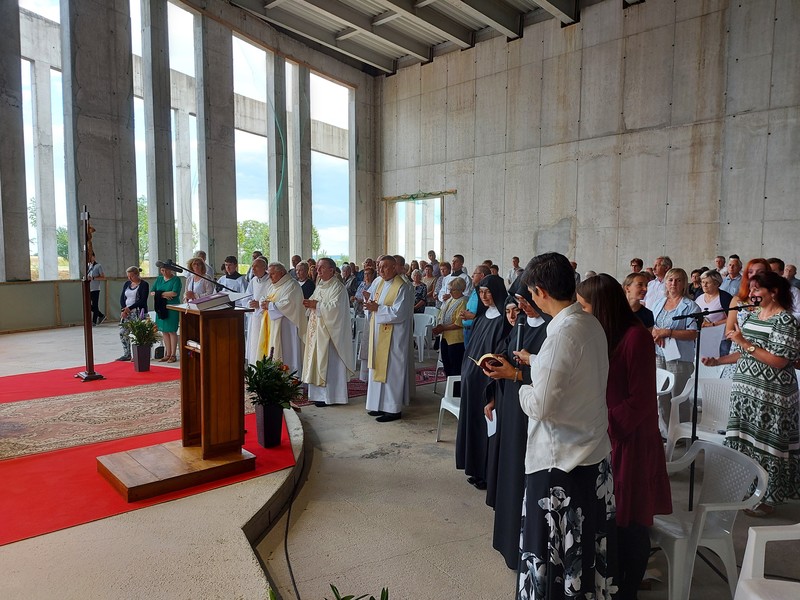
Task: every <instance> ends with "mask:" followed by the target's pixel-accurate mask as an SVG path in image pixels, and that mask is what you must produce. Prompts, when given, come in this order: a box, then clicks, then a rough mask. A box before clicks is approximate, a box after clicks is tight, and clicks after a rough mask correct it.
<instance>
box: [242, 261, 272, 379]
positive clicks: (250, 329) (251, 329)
mask: <svg viewBox="0 0 800 600" xmlns="http://www.w3.org/2000/svg"><path fill="white" fill-rule="evenodd" d="M250 272H251V277H250V282H249V283H248V284H247V293H248V294H250V296H249V301H248V303H247V306H249V307H250V308H252V309H253V312H252V313H250V314H248V316H247V341H246V346H245V357H246V358H247V362H248V363H249V364H251V365H254V364H255V363H256V361H257V360H258V359H260V358H261V356H260V355H259V354H258V339H259V336H260V335H261V325H262V324H263V319H264V310H263V309H262V308H261V301H262V300H266V298H267V289H268V288H269V286H270V285H272V282H271V281H270V280H269V277H268V276H267V261H266V259H265V258H264V257H263V256H259V257H258V258H256V259H255V260H254V261H253V264H252V266H251V267H250Z"/></svg>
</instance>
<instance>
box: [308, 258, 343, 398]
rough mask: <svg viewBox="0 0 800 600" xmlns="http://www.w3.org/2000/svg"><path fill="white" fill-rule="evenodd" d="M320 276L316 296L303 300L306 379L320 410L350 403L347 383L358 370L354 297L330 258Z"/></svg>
mask: <svg viewBox="0 0 800 600" xmlns="http://www.w3.org/2000/svg"><path fill="white" fill-rule="evenodd" d="M317 273H318V274H319V279H318V280H317V287H316V289H315V290H314V293H313V294H311V297H310V298H309V299H308V300H303V306H305V307H306V308H307V309H308V313H309V316H308V329H307V331H306V347H305V353H304V355H303V377H302V380H303V381H304V382H305V383H307V384H308V399H309V400H311V401H312V402H314V404H316V405H317V406H318V407H323V406H327V405H329V404H347V382H348V381H349V380H350V378H351V377H352V376H353V372H354V371H355V366H354V357H353V330H352V327H351V322H350V296H349V293H348V291H347V288H345V286H344V284H343V283H342V282H341V281H339V278H338V277H336V276H335V275H336V263H334V262H333V261H332V260H331V259H330V258H320V259H319V260H317Z"/></svg>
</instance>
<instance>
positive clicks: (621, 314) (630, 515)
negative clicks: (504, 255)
mask: <svg viewBox="0 0 800 600" xmlns="http://www.w3.org/2000/svg"><path fill="white" fill-rule="evenodd" d="M577 293H578V302H580V303H581V306H583V310H584V311H586V312H588V313H591V314H593V315H594V316H595V317H597V319H598V320H599V321H600V324H601V325H602V326H603V329H604V330H605V332H606V338H607V339H608V357H609V368H608V386H607V387H606V404H607V405H608V436H609V438H610V439H611V464H612V473H613V475H614V496H615V497H616V504H617V517H616V520H617V534H618V536H619V538H618V545H617V547H618V549H619V556H618V558H619V571H620V572H619V576H620V578H619V581H620V590H619V592H620V593H619V596H618V597H619V598H620V600H623V599H625V600H629V599H635V598H636V591H637V590H638V589H639V584H640V583H641V581H642V578H643V577H644V573H645V570H646V569H647V559H648V556H649V552H650V537H649V534H648V527H650V526H651V525H652V524H653V515H660V514H669V513H671V512H672V495H671V493H670V487H669V479H668V477H667V467H666V460H665V458H664V447H663V445H662V442H661V435H660V433H659V431H658V403H657V402H656V357H655V347H654V346H653V338H652V336H651V335H650V333H649V332H648V331H647V329H645V328H644V326H643V325H642V324H641V322H640V321H639V319H638V318H637V317H636V315H635V314H634V313H633V311H632V310H631V307H630V305H629V304H628V301H627V300H626V298H625V293H624V292H623V291H622V287H621V286H620V284H619V283H618V282H617V280H616V279H614V278H613V277H611V276H610V275H606V274H605V273H601V274H600V275H597V276H595V277H591V278H589V279H586V280H584V281H582V282H581V283H580V284H579V285H578V288H577Z"/></svg>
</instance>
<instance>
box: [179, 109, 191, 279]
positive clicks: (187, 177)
mask: <svg viewBox="0 0 800 600" xmlns="http://www.w3.org/2000/svg"><path fill="white" fill-rule="evenodd" d="M190 127H191V125H190V122H189V113H187V112H186V111H184V110H181V109H176V110H175V179H176V184H177V185H176V189H175V202H177V205H178V246H179V248H180V256H178V257H177V259H178V263H179V264H182V265H185V264H186V262H187V261H188V260H189V258H191V256H192V252H193V251H194V248H193V244H192V146H191V142H190V133H189V128H190Z"/></svg>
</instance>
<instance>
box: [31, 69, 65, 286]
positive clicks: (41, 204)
mask: <svg viewBox="0 0 800 600" xmlns="http://www.w3.org/2000/svg"><path fill="white" fill-rule="evenodd" d="M32 71H33V73H32V76H31V81H32V82H33V85H32V88H33V89H32V92H33V93H32V96H33V170H34V175H35V193H34V197H35V198H36V246H37V252H38V254H39V279H40V280H45V279H58V248H57V245H56V194H55V175H54V171H53V116H52V112H51V102H50V65H48V64H47V63H45V62H41V61H37V62H35V63H33V69H32Z"/></svg>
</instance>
